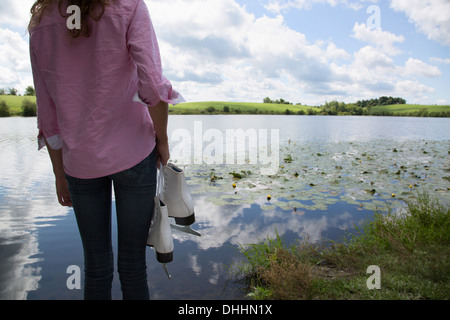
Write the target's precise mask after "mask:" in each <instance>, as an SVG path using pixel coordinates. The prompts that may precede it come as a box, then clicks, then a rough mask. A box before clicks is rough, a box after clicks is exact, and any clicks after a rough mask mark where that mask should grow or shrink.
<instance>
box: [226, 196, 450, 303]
mask: <svg viewBox="0 0 450 320" xmlns="http://www.w3.org/2000/svg"><path fill="white" fill-rule="evenodd" d="M449 245H450V210H449V208H445V207H443V206H442V205H441V204H439V202H438V201H437V200H434V199H431V198H430V197H429V196H428V195H427V194H418V195H417V197H416V199H415V200H414V201H412V202H409V203H408V206H407V209H406V210H405V212H404V213H403V214H401V215H399V214H397V215H395V214H393V213H389V214H381V213H377V214H376V215H375V218H374V219H373V220H371V221H368V222H366V223H365V224H364V225H363V226H362V227H361V228H360V233H359V234H358V235H354V236H352V237H350V238H348V239H346V240H344V241H342V242H339V243H331V244H330V243H327V244H320V245H316V244H310V243H308V242H302V243H299V244H297V245H295V246H292V247H287V246H286V245H285V244H284V243H283V241H282V239H281V238H280V237H277V238H276V239H267V240H265V241H263V242H261V243H258V244H251V245H247V246H242V247H241V248H240V251H241V253H242V254H243V256H244V257H245V260H244V262H243V263H242V264H239V265H234V266H233V267H232V268H231V269H232V274H233V275H234V277H235V279H236V281H239V282H241V283H242V284H243V287H244V288H245V289H246V290H247V292H249V293H248V296H249V297H251V298H253V299H276V300H279V299H286V300H297V299H320V300H324V299H339V300H341V299H342V300H343V299H351V300H367V299H377V300H384V299H389V300H390V299H401V300H416V299H433V300H439V299H449V298H450V246H449ZM372 265H376V266H379V267H380V271H381V274H380V275H381V278H380V279H381V289H379V290H377V289H375V290H369V289H368V287H367V281H368V279H369V277H370V276H371V274H368V273H367V268H368V267H369V266H372Z"/></svg>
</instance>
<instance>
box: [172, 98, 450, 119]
mask: <svg viewBox="0 0 450 320" xmlns="http://www.w3.org/2000/svg"><path fill="white" fill-rule="evenodd" d="M347 106H348V107H350V108H351V104H348V105H347ZM227 107H228V108H227ZM170 110H171V113H172V114H305V115H308V114H324V113H322V110H323V109H321V108H320V107H312V106H303V105H289V104H274V103H251V102H219V101H209V102H190V103H182V104H179V105H177V106H172V107H171V108H170ZM442 113H446V116H447V117H449V116H450V105H412V104H404V105H390V106H377V107H373V108H372V109H371V112H370V113H367V114H364V115H393V116H397V115H399V116H400V115H401V116H427V115H428V116H443V115H442ZM344 114H345V113H343V115H344Z"/></svg>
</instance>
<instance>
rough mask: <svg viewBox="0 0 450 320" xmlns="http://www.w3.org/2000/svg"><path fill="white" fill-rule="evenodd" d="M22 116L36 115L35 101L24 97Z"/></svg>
mask: <svg viewBox="0 0 450 320" xmlns="http://www.w3.org/2000/svg"><path fill="white" fill-rule="evenodd" d="M22 116H24V117H35V116H36V103H35V102H32V101H30V100H28V99H24V100H23V102H22Z"/></svg>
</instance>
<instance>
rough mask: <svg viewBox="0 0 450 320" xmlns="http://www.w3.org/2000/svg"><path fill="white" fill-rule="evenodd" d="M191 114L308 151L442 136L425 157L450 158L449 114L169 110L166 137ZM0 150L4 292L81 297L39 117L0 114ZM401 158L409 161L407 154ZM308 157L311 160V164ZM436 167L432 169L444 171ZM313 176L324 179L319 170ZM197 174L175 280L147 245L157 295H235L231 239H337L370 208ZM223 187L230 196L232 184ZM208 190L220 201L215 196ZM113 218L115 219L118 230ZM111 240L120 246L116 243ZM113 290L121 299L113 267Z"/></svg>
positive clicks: (74, 248)
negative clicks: (239, 189) (71, 273)
mask: <svg viewBox="0 0 450 320" xmlns="http://www.w3.org/2000/svg"><path fill="white" fill-rule="evenodd" d="M194 121H203V127H204V129H205V130H206V129H209V128H213V129H214V128H215V129H219V130H221V131H222V132H224V131H225V130H226V129H228V128H229V129H236V128H248V127H249V126H252V128H254V129H255V130H258V129H268V130H270V129H280V139H281V141H284V142H286V141H288V140H289V139H292V140H295V141H298V142H299V148H301V147H305V145H301V143H302V142H305V141H306V142H309V143H312V144H313V147H311V148H310V150H312V151H311V152H312V154H315V153H316V152H324V151H327V150H322V149H324V148H327V144H323V143H321V142H328V143H330V142H331V143H334V142H341V141H354V140H355V141H358V142H361V143H362V142H370V143H373V144H374V145H376V144H377V141H380V139H390V140H392V139H394V140H395V141H397V142H398V141H403V140H415V139H417V140H420V139H427V140H432V141H439V142H440V143H441V142H442V144H443V145H442V146H441V147H440V148H439V149H438V148H437V145H438V144H433V145H432V146H429V147H428V149H427V150H428V152H431V153H432V154H431V155H432V156H433V157H434V158H432V159H431V160H432V161H433V162H434V163H435V165H434V166H437V167H439V168H441V169H444V168H442V166H445V163H447V167H448V161H447V162H445V161H446V160H445V158H444V156H445V155H446V150H444V151H445V155H444V153H443V151H442V150H441V149H442V148H446V147H450V146H449V145H448V141H449V139H450V132H449V128H450V126H448V123H449V122H448V121H449V120H448V119H411V118H359V117H283V116H275V117H271V116H263V117H255V116H204V117H202V116H188V117H185V116H175V117H172V118H171V122H170V130H169V136H170V132H173V130H174V129H176V128H185V129H187V130H191V129H192V128H193V123H194ZM315 142H317V146H316V145H314V143H315ZM370 143H369V144H367V148H370ZM352 147H354V148H355V150H350V149H349V150H345V151H346V152H347V153H349V152H355V154H356V153H357V152H358V150H356V145H355V146H352ZM397 147H398V145H397ZM432 147H433V148H436V150H434V149H432ZM383 148H384V146H383ZM388 148H390V145H386V147H385V149H386V150H387V149H388ZM316 149H317V150H316ZM0 150H1V153H0V299H82V292H81V291H70V290H68V289H67V287H66V280H67V277H68V275H67V274H66V269H67V267H68V266H70V265H78V266H80V267H81V268H83V253H82V249H81V241H80V238H79V235H78V230H77V227H76V223H75V218H74V216H73V212H72V210H70V209H65V208H62V207H60V206H59V204H58V203H57V201H56V197H55V191H54V180H53V174H52V169H51V163H50V161H49V159H48V155H47V152H46V151H45V150H42V151H40V152H38V151H37V143H36V119H35V118H31V119H25V118H10V119H0ZM308 150H309V149H308ZM383 150H384V149H383ZM397 155H399V154H397ZM422 156H423V157H424V158H423V159H419V158H418V159H419V160H417V161H419V163H421V161H429V160H430V159H429V158H427V157H429V156H430V154H428V155H422ZM333 157H335V158H336V159H338V158H340V157H343V154H341V153H339V152H337V153H335V154H334V155H333ZM403 158H404V159H406V160H405V161H407V160H408V157H407V155H406V154H403ZM308 159H309V158H308ZM311 159H312V158H311ZM338 160H339V159H338ZM311 161H312V160H311ZM408 161H410V160H408ZM411 161H412V160H411ZM417 161H416V162H417ZM305 164H307V161H305ZM308 164H309V166H310V167H311V168H312V167H315V164H314V163H308ZM427 164H428V165H430V168H429V169H430V170H429V171H427V172H428V174H431V173H432V172H434V171H433V170H434V168H433V164H432V163H428V162H427ZM409 165H410V164H409V163H407V166H409ZM411 165H412V164H411ZM311 168H310V169H311ZM187 169H188V170H189V172H193V171H197V172H200V171H201V170H204V167H202V166H195V165H192V166H188V167H187ZM422 169H423V168H422ZM447 169H449V168H447ZM208 170H210V168H209V169H208ZM423 170H425V169H423ZM423 170H422V171H423ZM435 171H436V172H435V176H436V175H438V173H439V172H440V171H438V170H435ZM318 179H322V178H321V176H320V177H319V178H318ZM200 180H201V179H200ZM200 180H199V179H193V180H191V181H190V182H191V185H190V188H191V190H192V191H193V193H192V195H193V200H194V203H195V209H196V217H197V222H196V224H195V225H194V226H193V227H194V228H195V229H197V230H199V231H200V232H201V234H202V237H200V238H199V237H195V236H192V235H188V234H184V233H180V232H178V231H174V232H173V235H174V239H175V253H174V261H173V262H172V263H171V264H169V270H170V272H171V274H172V276H173V280H171V281H169V280H168V279H167V277H166V276H165V274H164V272H163V270H162V268H161V266H160V265H159V263H157V262H156V259H155V255H154V252H153V251H152V250H151V249H149V250H148V252H149V253H148V255H147V260H148V274H149V286H150V290H151V297H152V298H153V299H235V298H240V295H239V292H238V291H236V290H237V289H238V287H236V286H234V285H233V284H232V283H228V282H227V281H228V270H227V267H229V266H231V265H232V264H233V263H234V262H236V261H238V260H239V259H241V257H240V256H239V254H238V253H237V250H236V247H237V245H240V244H248V243H255V242H257V241H259V240H262V239H265V238H267V237H268V236H270V237H274V236H275V235H276V232H277V233H278V234H279V235H280V236H282V237H283V238H284V239H285V241H286V242H287V243H292V242H294V241H297V240H301V239H303V238H306V237H307V238H308V239H309V240H310V241H313V242H317V241H320V240H321V239H323V238H327V239H332V240H336V239H339V238H340V237H342V236H344V235H345V234H346V232H347V231H352V230H353V228H354V225H355V224H358V223H360V222H362V221H363V220H365V219H367V218H368V217H370V216H371V215H372V214H373V211H372V210H364V209H363V208H361V207H360V206H359V205H358V204H356V203H351V201H344V199H350V200H351V196H352V193H351V190H347V192H348V195H347V194H345V193H344V194H336V195H335V197H336V198H335V199H334V200H335V201H333V202H332V203H331V204H329V205H328V206H327V207H326V208H325V209H321V207H320V206H316V207H315V209H314V210H308V209H307V207H308V206H310V205H311V206H312V205H313V204H314V202H315V201H316V198H311V197H310V195H311V193H310V192H309V190H307V189H305V190H303V191H304V194H303V193H302V197H303V196H304V197H305V199H303V198H300V197H299V199H297V200H296V201H301V203H302V204H304V205H306V207H298V208H297V209H296V210H294V209H293V208H292V206H283V205H279V203H278V204H277V205H275V204H276V203H275V201H279V202H283V201H284V202H288V200H287V199H283V198H281V194H282V192H280V193H279V195H276V194H272V196H273V200H272V203H268V201H267V200H266V199H265V197H253V198H249V199H242V201H236V199H234V201H229V202H227V201H226V199H227V194H224V192H223V189H221V190H222V191H216V192H214V191H208V192H207V193H205V192H206V191H205V192H203V191H200V192H198V190H199V188H198V184H199V181H200ZM349 180H351V177H350V178H349ZM317 181H319V180H317ZM307 182H308V183H309V182H310V181H307ZM444 182H445V181H444ZM205 183H207V182H205ZM227 183H228V182H227ZM314 183H317V182H316V181H314ZM377 183H380V184H381V182H377ZM278 186H279V187H281V185H278ZM345 186H347V185H345ZM347 189H348V188H347ZM200 190H201V189H200ZM205 190H206V189H205ZM329 190H331V189H329ZM318 192H320V191H318ZM229 194H230V197H232V196H233V190H232V189H231V190H230V192H229ZM443 194H444V193H443ZM338 196H339V198H338ZM211 198H220V200H221V201H220V203H214V201H211ZM237 200H239V199H237ZM245 200H248V201H247V203H246V201H245ZM291 200H292V199H291ZM113 214H115V212H113ZM115 227H116V225H115V221H114V220H113V235H114V236H115V235H116V232H115ZM113 243H114V250H115V252H117V250H116V247H115V246H116V242H115V241H114V242H113ZM113 298H115V299H120V298H121V293H120V284H119V282H118V277H117V274H116V275H115V278H114V283H113Z"/></svg>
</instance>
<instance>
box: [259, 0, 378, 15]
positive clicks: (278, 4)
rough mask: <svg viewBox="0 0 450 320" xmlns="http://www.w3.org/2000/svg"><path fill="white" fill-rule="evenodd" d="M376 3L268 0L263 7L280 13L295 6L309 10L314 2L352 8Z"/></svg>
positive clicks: (359, 0)
mask: <svg viewBox="0 0 450 320" xmlns="http://www.w3.org/2000/svg"><path fill="white" fill-rule="evenodd" d="M365 2H366V3H369V2H370V3H372V4H373V3H377V2H378V0H268V1H267V2H266V4H265V5H264V7H265V8H266V10H268V11H270V12H276V13H280V12H281V11H283V10H287V9H290V8H296V9H301V10H309V9H311V8H312V6H313V5H314V4H320V3H322V4H328V5H330V6H332V7H336V6H344V7H347V8H351V9H353V10H359V9H361V8H362V7H364V4H363V3H365Z"/></svg>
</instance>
